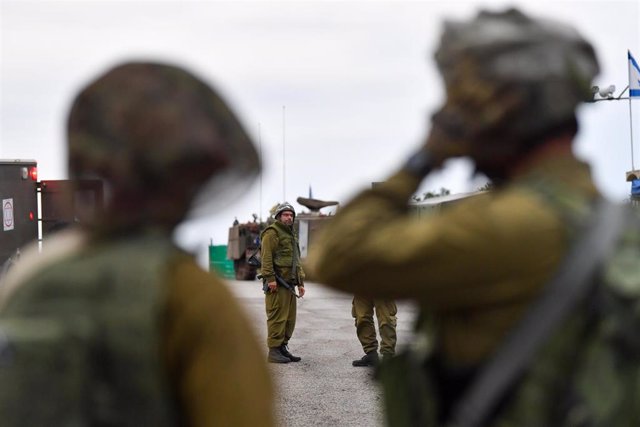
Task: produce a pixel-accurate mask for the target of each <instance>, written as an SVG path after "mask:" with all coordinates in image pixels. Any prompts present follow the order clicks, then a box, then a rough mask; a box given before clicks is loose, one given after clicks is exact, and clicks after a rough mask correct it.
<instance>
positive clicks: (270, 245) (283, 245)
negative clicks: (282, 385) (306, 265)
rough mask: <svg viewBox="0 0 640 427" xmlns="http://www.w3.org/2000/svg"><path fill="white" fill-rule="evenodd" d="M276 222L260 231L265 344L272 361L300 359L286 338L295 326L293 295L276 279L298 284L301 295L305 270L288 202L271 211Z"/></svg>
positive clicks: (293, 215) (292, 211)
mask: <svg viewBox="0 0 640 427" xmlns="http://www.w3.org/2000/svg"><path fill="white" fill-rule="evenodd" d="M274 217H275V219H276V220H275V221H274V222H273V223H272V224H271V225H269V226H268V227H267V228H265V229H264V231H262V233H261V234H260V241H261V250H260V256H261V258H262V267H261V270H260V273H261V275H262V280H264V281H265V283H266V285H267V288H266V290H265V307H266V312H267V346H268V347H269V355H268V358H267V360H268V361H269V362H271V363H289V362H299V361H300V360H301V358H300V357H298V356H294V355H293V354H291V353H290V352H289V350H288V344H289V340H290V339H291V336H292V335H293V330H294V329H295V327H296V307H297V305H296V296H295V295H294V294H293V292H291V291H289V290H288V289H285V288H284V287H282V286H281V285H279V284H278V283H277V281H276V275H278V276H280V277H281V278H282V279H284V280H285V281H286V282H287V283H288V284H290V285H291V287H292V289H295V287H296V286H297V287H298V294H299V295H300V297H303V296H304V271H303V270H302V266H301V264H300V247H299V245H298V237H297V236H296V234H295V232H294V230H293V222H294V220H295V217H296V211H295V209H293V206H291V205H290V204H289V203H287V202H284V203H281V204H279V205H278V206H277V207H276V209H275V212H274Z"/></svg>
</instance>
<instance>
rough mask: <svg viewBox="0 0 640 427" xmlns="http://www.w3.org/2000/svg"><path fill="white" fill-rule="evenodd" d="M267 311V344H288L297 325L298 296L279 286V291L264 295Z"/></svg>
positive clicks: (271, 345)
mask: <svg viewBox="0 0 640 427" xmlns="http://www.w3.org/2000/svg"><path fill="white" fill-rule="evenodd" d="M264 301H265V308H266V311H267V346H268V347H280V346H281V345H282V344H285V345H286V344H287V343H288V342H289V339H290V338H291V335H293V330H294V329H295V327H296V307H297V306H296V297H295V296H294V295H293V294H292V293H291V292H289V291H288V290H286V289H285V288H283V287H281V286H278V291H277V292H274V293H272V292H268V293H267V294H265V296H264Z"/></svg>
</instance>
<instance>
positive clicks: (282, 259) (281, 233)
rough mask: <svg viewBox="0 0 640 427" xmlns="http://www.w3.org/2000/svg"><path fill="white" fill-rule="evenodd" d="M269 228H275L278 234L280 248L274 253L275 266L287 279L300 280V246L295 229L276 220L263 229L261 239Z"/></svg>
mask: <svg viewBox="0 0 640 427" xmlns="http://www.w3.org/2000/svg"><path fill="white" fill-rule="evenodd" d="M267 230H274V231H275V232H276V234H277V235H278V248H277V250H276V251H275V253H274V254H273V265H274V267H276V268H277V269H278V270H279V271H280V272H282V273H281V274H283V277H284V278H285V279H286V280H296V281H299V279H300V277H299V269H300V247H299V246H298V236H296V234H295V232H294V231H293V229H291V228H290V227H288V226H286V225H284V224H282V223H281V222H279V221H276V222H274V223H273V224H271V225H269V226H268V227H267V228H265V229H264V230H263V231H262V233H261V234H260V240H262V238H263V236H264V233H265V232H266V231H267Z"/></svg>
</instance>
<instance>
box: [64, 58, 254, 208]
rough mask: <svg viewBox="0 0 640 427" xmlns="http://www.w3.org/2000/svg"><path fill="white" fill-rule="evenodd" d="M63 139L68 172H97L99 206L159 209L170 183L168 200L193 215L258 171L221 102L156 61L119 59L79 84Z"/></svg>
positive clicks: (207, 89)
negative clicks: (103, 195) (103, 198)
mask: <svg viewBox="0 0 640 427" xmlns="http://www.w3.org/2000/svg"><path fill="white" fill-rule="evenodd" d="M68 145H69V153H68V155H69V172H70V175H71V176H72V177H99V178H102V179H103V180H104V181H105V182H106V187H107V193H109V195H110V198H111V200H110V201H108V204H107V209H111V210H112V211H117V210H118V209H124V210H126V211H127V214H128V215H135V214H136V212H137V211H138V210H140V209H142V210H145V208H147V210H148V212H145V213H144V214H145V215H152V216H153V215H161V213H155V212H156V211H158V210H159V209H161V208H159V207H158V206H157V204H156V205H154V203H153V199H154V198H159V197H162V196H164V195H165V194H166V193H167V192H169V191H170V190H172V189H173V190H174V193H175V195H174V196H176V200H175V202H174V203H175V204H177V205H180V204H181V203H182V204H187V205H189V206H190V207H191V212H192V213H194V212H195V214H198V213H201V212H202V211H206V210H209V209H210V208H211V205H212V204H214V203H215V205H214V206H220V205H223V204H225V203H227V202H228V200H227V199H228V198H229V196H237V195H239V194H241V193H242V191H243V190H244V189H245V187H246V186H247V185H248V184H249V183H251V182H252V181H253V178H255V177H256V176H257V174H258V173H259V172H260V162H259V159H258V155H257V152H256V150H255V148H254V145H253V144H252V142H251V139H250V138H249V136H248V135H247V133H246V132H245V130H244V129H243V127H242V126H241V124H240V123H239V121H238V119H237V118H236V116H235V115H234V113H233V112H232V111H231V110H230V108H229V107H228V106H227V104H226V103H225V101H223V100H222V98H221V97H220V96H219V95H218V94H217V93H216V92H215V91H214V90H213V89H212V88H211V87H210V86H209V85H208V84H207V83H205V82H204V81H202V80H201V79H199V78H198V77H196V76H194V75H193V74H191V73H190V72H188V71H186V70H184V69H182V68H180V67H177V66H173V65H168V64H161V63H141V62H131V63H125V64H122V65H119V66H116V67H115V68H112V69H111V70H109V71H107V72H106V73H105V74H103V75H102V76H100V77H98V78H97V79H96V80H95V81H93V82H91V83H90V84H89V85H88V86H86V87H85V88H84V89H82V91H81V92H80V93H79V95H78V96H77V97H76V99H75V101H74V102H73V105H72V107H71V111H70V114H69V119H68ZM110 206H111V207H110ZM189 206H187V207H186V209H185V212H186V210H188V209H189ZM111 213H113V212H111Z"/></svg>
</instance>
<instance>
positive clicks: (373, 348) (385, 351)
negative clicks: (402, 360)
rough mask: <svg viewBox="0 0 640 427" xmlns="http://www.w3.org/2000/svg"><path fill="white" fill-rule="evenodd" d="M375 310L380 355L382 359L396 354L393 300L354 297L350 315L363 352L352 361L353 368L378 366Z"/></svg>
mask: <svg viewBox="0 0 640 427" xmlns="http://www.w3.org/2000/svg"><path fill="white" fill-rule="evenodd" d="M374 310H375V314H376V318H377V319H378V332H379V333H380V353H381V354H382V357H383V358H386V357H390V356H393V355H394V354H395V352H396V323H397V321H396V313H397V312H398V308H397V307H396V303H395V302H394V301H393V300H385V299H378V298H376V299H373V298H368V297H363V296H359V295H356V296H354V297H353V302H352V303H351V315H352V316H353V318H354V319H355V322H356V334H357V335H358V340H359V341H360V344H361V345H362V350H364V353H365V354H364V356H362V358H360V359H357V360H354V361H353V362H352V365H353V366H375V365H377V364H378V360H379V358H378V340H377V339H376V325H375V323H374V321H373V312H374Z"/></svg>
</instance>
